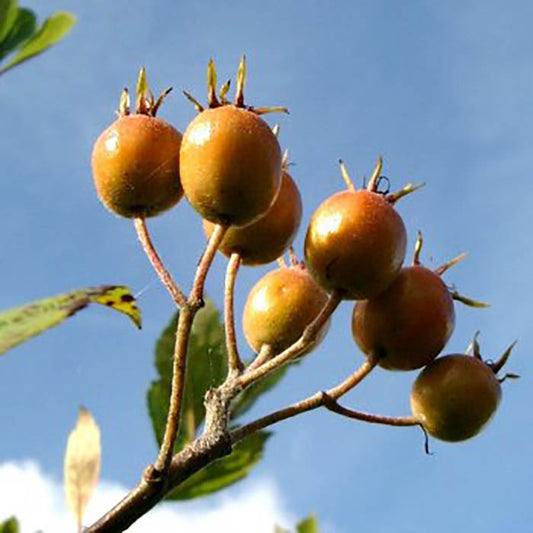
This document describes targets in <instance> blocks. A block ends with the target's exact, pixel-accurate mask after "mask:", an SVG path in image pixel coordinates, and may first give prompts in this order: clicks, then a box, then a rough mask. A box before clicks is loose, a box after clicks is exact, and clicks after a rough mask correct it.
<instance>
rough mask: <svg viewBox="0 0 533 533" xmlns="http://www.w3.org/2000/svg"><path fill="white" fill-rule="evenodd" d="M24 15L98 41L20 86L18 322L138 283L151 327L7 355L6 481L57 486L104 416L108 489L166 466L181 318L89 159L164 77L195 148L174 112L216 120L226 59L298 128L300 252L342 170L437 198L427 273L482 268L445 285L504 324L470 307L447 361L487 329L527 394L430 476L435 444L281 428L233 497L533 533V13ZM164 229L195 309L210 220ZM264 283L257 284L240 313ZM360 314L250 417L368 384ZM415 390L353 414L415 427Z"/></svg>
mask: <svg viewBox="0 0 533 533" xmlns="http://www.w3.org/2000/svg"><path fill="white" fill-rule="evenodd" d="M28 1H29V0H28ZM23 5H24V4H23ZM27 5H28V6H29V7H32V8H34V9H35V10H36V11H37V12H38V13H39V14H40V15H41V16H44V15H47V14H50V13H51V12H52V11H55V10H57V9H68V10H71V11H73V12H74V13H75V14H76V15H77V16H78V18H79V22H78V24H77V25H76V27H75V28H74V30H73V32H72V34H71V35H70V36H69V37H68V38H67V39H66V40H65V41H64V42H63V43H61V44H60V45H58V46H57V47H56V48H55V49H53V50H51V51H49V52H47V53H46V54H44V55H43V56H41V57H40V58H38V59H35V60H32V61H30V62H28V63H26V64H25V65H23V66H21V67H19V68H16V69H14V70H13V71H11V72H9V73H8V74H6V75H5V76H2V79H1V83H0V99H1V101H2V102H3V103H4V105H3V106H2V119H1V121H0V128H1V132H2V142H1V143H0V162H1V168H2V180H1V183H2V186H1V189H0V190H1V194H2V199H3V202H2V213H3V217H4V219H3V220H4V224H3V230H2V231H1V232H0V245H1V247H2V250H3V253H2V256H1V257H0V280H1V282H0V283H1V285H0V308H2V309H5V308H8V307H11V306H15V305H17V304H21V303H23V302H26V301H29V300H32V299H36V298H39V297H42V296H46V295H52V294H55V293H60V292H63V291H65V290H70V289H73V288H77V287H83V286H89V285H98V284H107V283H121V284H122V283H123V284H127V285H129V286H131V287H132V288H133V289H134V291H140V290H143V289H145V288H146V290H145V291H144V292H143V294H142V296H141V298H140V305H141V307H142V309H143V318H144V328H143V330H142V331H141V332H138V331H136V330H135V329H134V328H133V327H131V325H130V324H129V323H128V322H127V321H126V319H124V318H123V317H121V316H118V315H115V314H112V313H110V312H109V311H108V310H106V309H96V308H92V309H90V310H87V311H86V312H84V313H80V314H79V315H78V316H77V317H75V318H74V319H73V320H71V321H69V322H68V323H66V324H65V325H63V326H61V327H60V328H57V329H56V330H53V331H51V332H49V333H47V334H46V335H43V336H41V337H39V338H36V339H34V340H32V341H30V342H28V343H26V344H25V345H22V346H20V347H18V348H16V349H14V350H13V351H12V352H10V353H8V354H7V355H6V356H4V357H3V358H2V359H1V361H0V364H1V371H0V421H2V422H3V423H2V427H3V431H2V435H3V437H2V444H1V446H0V461H1V462H3V461H12V460H23V459H28V458H31V459H33V460H34V461H36V462H37V463H38V464H39V465H40V467H41V468H42V469H43V471H44V472H45V473H46V475H48V476H50V477H51V478H52V479H56V480H60V479H61V476H62V457H63V450H64V445H65V442H66V437H67V434H68V431H69V430H70V428H71V426H72V425H73V424H74V420H75V417H76V411H77V407H78V405H79V404H84V405H86V406H87V407H89V409H90V410H91V411H92V412H93V414H94V416H95V418H96V419H97V421H98V423H99V424H100V427H101V429H102V432H103V448H104V456H103V470H102V477H103V478H104V479H106V480H108V481H113V482H116V483H121V484H122V485H133V484H134V483H136V481H137V479H138V477H139V475H140V472H141V471H142V469H143V467H144V466H145V465H146V464H147V463H148V462H149V461H150V460H152V458H153V457H154V454H155V446H154V439H153V436H152V433H151V427H150V423H149V420H148V416H147V413H146V408H145V390H146V388H147V386H148V383H149V381H150V380H151V379H153V377H154V375H155V374H154V369H153V363H152V360H153V356H152V352H153V345H154V342H155V340H156V338H157V336H158V334H159V332H160V330H161V329H162V328H163V326H164V325H165V324H166V322H167V320H168V319H169V317H170V314H171V312H172V304H171V302H170V300H169V298H168V296H167V294H166V293H165V291H164V290H163V289H162V288H160V286H159V285H158V283H157V281H156V279H155V276H154V275H153V274H152V272H151V270H150V268H149V265H148V263H147V260H146V258H145V257H144V255H143V254H142V252H141V251H140V250H139V248H138V245H137V242H136V237H135V233H134V230H133V227H132V224H131V223H130V222H128V221H127V220H124V219H119V218H116V217H114V216H112V215H111V214H109V213H108V212H107V211H106V210H105V209H104V208H103V207H102V206H101V205H100V204H99V202H98V200H97V197H96V194H95V192H94V190H93V184H92V178H91V172H90V154H91V148H92V144H93V142H94V141H95V139H96V137H97V136H98V134H99V133H100V131H101V130H102V129H103V128H105V127H106V126H107V125H108V124H109V123H110V122H111V121H112V120H113V117H114V110H115V108H116V105H117V102H118V97H119V95H120V92H121V89H122V87H124V86H126V85H127V86H130V87H132V86H133V84H134V82H135V79H136V75H137V72H138V69H139V67H141V66H143V65H144V66H146V67H147V69H148V75H149V79H150V81H151V84H152V87H153V88H154V89H156V91H157V90H161V89H163V88H165V87H167V86H168V85H172V86H174V87H175V89H176V90H175V92H174V93H172V94H171V96H170V97H169V98H168V101H167V102H166V104H165V105H164V107H163V109H162V111H161V113H160V114H161V116H162V117H163V118H166V119H167V120H169V121H171V122H172V123H173V124H174V125H175V126H176V127H177V128H178V129H180V130H181V131H183V130H184V129H185V127H186V125H187V123H188V122H189V121H190V120H191V119H192V118H193V116H194V115H195V111H194V110H193V109H192V107H191V106H190V105H189V104H188V103H187V102H186V101H185V100H184V99H183V98H182V97H181V96H180V94H179V93H180V91H179V89H182V88H185V89H187V90H189V91H191V92H192V93H193V94H195V95H197V96H198V97H201V98H202V99H203V98H204V95H205V69H206V65H207V61H208V60H209V58H211V57H213V58H214V59H215V60H216V62H217V67H218V70H219V76H220V78H221V79H224V78H226V77H229V76H233V75H234V73H235V70H236V67H237V63H238V60H239V57H240V56H241V54H242V53H246V55H247V58H248V66H249V78H248V80H249V81H248V85H247V93H246V94H247V100H248V102H249V103H252V104H254V105H286V106H287V107H289V108H290V110H291V115H290V116H289V117H285V116H280V117H270V118H269V120H270V122H271V123H273V121H278V122H279V123H280V125H281V135H280V141H281V143H282V145H283V146H284V147H288V148H289V150H290V154H291V160H292V161H293V162H294V163H295V165H294V166H293V167H292V174H293V177H294V179H295V180H296V182H297V183H298V185H299V187H300V190H301V192H302V196H303V200H304V222H303V225H302V230H301V231H300V234H299V236H298V238H297V240H296V248H297V250H298V251H299V252H301V249H302V242H303V236H304V233H305V232H304V230H305V227H306V225H307V222H308V220H309V217H310V216H311V214H312V212H313V211H314V209H316V207H317V206H318V205H319V204H320V202H321V201H322V200H323V199H325V198H326V197H327V196H329V195H330V194H332V193H334V192H336V191H338V190H340V189H341V188H342V186H343V184H342V181H341V177H340V172H339V169H338V164H337V160H338V159H339V158H340V157H342V158H343V159H344V160H345V162H346V164H347V166H348V169H349V170H350V172H351V174H352V175H353V176H360V175H362V174H363V173H366V174H367V175H368V174H369V172H370V171H371V169H372V167H373V164H374V161H375V159H376V156H377V155H378V154H382V155H383V157H384V160H385V169H384V173H385V175H387V176H389V178H391V181H392V183H393V187H395V188H400V187H401V186H402V185H403V184H404V183H406V182H408V181H425V182H426V183H427V186H426V187H425V188H424V189H423V190H421V191H420V192H418V193H416V194H414V195H412V196H411V197H408V198H406V199H404V200H402V201H401V203H400V204H399V205H398V211H399V212H400V213H401V215H402V216H403V217H404V220H405V223H406V226H407V228H408V233H409V238H410V242H409V254H411V253H412V248H413V243H414V239H415V235H416V231H417V230H418V229H421V230H422V231H423V233H424V237H425V249H424V253H423V260H424V261H425V262H426V263H427V264H428V265H434V266H436V265H439V264H440V263H442V262H444V261H446V260H447V259H449V258H451V257H453V256H455V255H457V254H458V253H459V252H461V251H463V250H467V251H468V252H469V256H468V258H467V260H466V261H464V262H463V263H462V264H460V265H458V266H457V267H455V268H454V269H453V270H451V271H449V273H447V274H446V280H447V281H448V282H449V283H454V284H456V285H457V287H458V288H459V289H460V290H461V291H462V292H464V293H465V294H468V295H471V296H473V297H476V298H479V299H483V300H486V301H489V302H491V304H492V307H491V308H489V309H488V310H473V309H465V308H462V307H458V308H457V326H456V330H455V333H454V335H453V337H452V339H451V340H450V342H449V344H448V346H447V348H446V349H445V351H446V352H450V353H451V352H458V351H463V350H464V348H465V347H466V345H467V344H468V342H469V340H470V338H471V336H472V334H473V333H474V331H475V330H477V329H479V330H481V342H482V349H484V353H485V354H486V356H487V357H495V356H496V355H497V354H498V353H500V352H501V351H503V349H504V348H505V347H506V346H507V345H508V344H509V343H510V342H511V341H512V340H514V339H516V338H518V339H519V343H518V345H517V348H516V351H515V354H514V356H513V358H512V359H511V361H510V363H509V370H510V371H513V372H516V373H519V374H521V375H522V379H521V380H519V381H517V382H510V383H506V384H505V386H504V398H503V402H502V404H501V406H500V409H499V412H498V413H497V416H496V417H495V419H494V420H493V422H492V424H491V425H490V426H489V427H488V428H487V430H486V431H485V432H484V433H483V434H482V435H481V436H479V437H477V438H475V439H473V440H471V441H468V442H466V443H464V444H458V445H449V444H444V443H440V442H437V441H432V449H433V451H434V452H435V454H434V455H433V456H431V457H428V456H426V455H425V454H424V453H423V440H422V437H421V435H420V434H419V432H418V431H417V430H416V429H396V428H381V427H374V426H369V425H364V424H359V423H356V422H350V421H348V420H345V419H341V418H339V417H336V416H335V415H333V414H330V413H327V412H314V413H310V414H306V415H303V416H301V417H299V418H297V419H294V420H293V421H291V422H285V423H283V424H281V425H279V426H278V427H276V428H275V433H276V434H275V436H274V438H272V439H271V441H270V442H269V446H268V448H267V451H266V455H265V459H264V461H263V462H262V463H261V465H260V466H259V467H258V468H257V469H256V470H255V472H254V474H253V476H252V479H250V480H249V481H245V482H243V483H242V484H241V486H240V487H235V488H234V489H231V490H230V491H228V493H229V494H232V492H231V491H232V490H233V491H235V492H234V494H235V495H237V494H241V493H242V491H243V490H245V488H246V486H247V485H246V484H247V483H248V484H253V483H257V482H258V480H262V479H268V480H269V482H270V481H272V482H273V483H275V485H276V487H277V489H278V490H279V492H280V494H281V496H282V499H283V502H284V505H285V506H286V508H287V509H289V510H290V512H291V513H292V515H293V516H303V515H305V514H307V513H308V512H310V511H314V512H316V513H317V514H318V516H319V517H320V519H321V520H322V521H323V523H324V524H326V526H325V527H324V530H325V533H330V532H341V533H349V532H352V531H370V532H376V533H381V532H383V533H385V532H387V533H388V532H390V531H394V532H395V533H418V532H425V531H427V530H428V528H429V526H428V524H431V526H430V527H431V530H432V531H433V532H434V533H440V532H449V531H463V530H466V528H467V527H468V530H469V531H470V532H478V531H479V532H481V531H483V532H484V533H496V532H501V531H502V530H504V529H507V528H509V529H512V530H513V531H515V532H526V531H529V530H530V527H531V526H530V524H531V522H532V521H533V510H532V508H531V505H530V501H531V497H530V495H531V494H532V489H533V476H532V471H533V458H532V454H531V453H530V446H529V442H530V440H531V436H532V434H531V432H532V428H533V424H532V414H531V409H530V406H531V405H532V400H533V392H532V387H531V375H533V368H532V367H533V365H532V363H531V357H530V354H531V352H532V344H533V343H532V340H531V331H532V328H531V324H532V321H533V317H532V316H531V310H530V309H531V305H530V302H531V301H532V300H533V288H532V284H531V281H530V277H531V265H532V263H533V250H532V244H531V243H532V240H531V233H530V227H531V224H532V221H533V220H532V216H531V205H533V187H532V186H531V178H530V176H531V175H533V158H532V156H531V146H532V144H533V105H532V102H531V99H532V96H531V95H533V67H532V66H531V56H532V51H533V35H532V34H531V31H530V25H531V20H532V18H533V5H532V4H531V3H530V2H526V1H524V2H520V1H514V2H505V3H504V2H501V1H500V2H499V1H486V2H474V1H462V2H459V1H449V2H445V3H437V2H431V1H412V2H392V1H385V0H378V1H337V2H326V1H307V2H305V3H304V2H299V1H296V0H294V1H292V0H285V1H283V2H281V1H279V2H278V1H276V2H268V3H265V2H257V1H255V0H254V1H252V0H250V1H247V2H241V1H236V2H231V3H228V2H206V1H197V2H190V1H181V2H170V1H166V2H165V1H160V2H152V3H150V4H148V3H146V2H140V1H138V0H131V1H129V2H126V1H123V0H115V1H113V2H105V1H103V0H95V1H93V2H73V1H71V2H67V1H65V2H60V1H58V0H53V1H51V0H50V1H46V2H45V1H43V0H41V1H36V0H33V1H32V2H31V3H28V4H27ZM150 229H151V231H152V233H153V237H154V240H155V241H156V242H157V245H158V248H159V250H160V252H161V254H162V256H163V257H164V259H165V261H166V263H167V265H168V266H169V267H170V268H171V270H172V271H173V272H174V274H175V277H176V278H177V279H178V280H179V281H180V282H181V283H182V285H183V286H184V287H187V286H188V285H189V283H190V281H191V278H192V275H193V272H194V266H195V264H196V260H197V257H198V256H199V254H200V253H201V249H202V245H203V234H202V230H201V222H200V220H199V219H198V217H197V216H196V215H195V214H194V212H193V211H192V209H191V208H190V207H189V206H188V205H187V204H186V202H181V203H180V204H179V205H178V206H177V207H176V208H175V209H173V210H172V211H171V212H169V213H168V214H165V215H164V216H161V217H159V218H157V219H154V220H153V221H150ZM224 265H225V261H224V260H223V258H221V257H220V258H218V259H217V261H216V264H215V268H214V269H213V271H212V273H211V275H210V278H209V280H208V286H207V288H208V292H209V294H210V295H211V296H212V297H213V298H215V300H216V301H217V302H218V303H219V304H220V303H221V287H222V282H223V276H224ZM269 268H271V267H267V268H249V269H245V270H244V271H243V272H242V276H240V277H239V279H238V281H237V284H238V291H239V296H238V298H237V302H236V304H237V309H242V307H243V305H244V301H245V295H246V292H247V291H248V290H249V289H250V288H251V287H252V285H253V284H254V283H255V282H256V281H257V280H258V279H259V278H260V277H261V276H262V275H263V274H264V273H265V272H266V271H268V270H269ZM351 307H352V306H351V304H348V303H346V304H343V306H342V307H341V309H340V310H339V312H338V313H337V315H336V316H335V318H334V320H333V324H332V327H331V329H330V332H329V334H328V337H327V338H326V340H325V342H324V343H323V345H322V347H321V348H320V349H319V350H317V351H316V352H315V353H314V354H313V355H311V356H310V357H309V358H308V359H307V360H306V361H305V364H303V365H302V366H301V367H299V368H298V369H295V370H293V371H291V374H290V376H289V377H288V378H287V380H286V381H285V382H284V383H283V385H282V386H281V387H280V388H279V390H277V391H275V392H273V393H272V394H270V395H269V397H268V398H267V397H265V398H264V399H263V400H262V401H261V402H260V403H258V404H257V406H256V407H255V409H254V411H253V413H252V415H256V416H259V415H261V414H265V413H267V412H269V411H270V410H272V409H275V408H277V407H280V406H283V405H285V404H287V403H288V402H291V401H294V400H298V399H300V398H302V397H303V396H306V395H308V394H311V393H313V392H315V391H316V390H317V389H323V388H325V387H328V386H330V385H333V384H335V383H337V382H338V381H340V380H341V379H343V377H345V376H346V375H347V374H348V373H349V372H351V371H353V370H354V368H356V367H357V366H358V365H359V364H360V362H361V361H362V356H361V354H360V353H359V352H358V350H357V348H356V347H355V344H354V343H353V341H352V339H351V334H350V332H349V318H350V313H351ZM239 328H240V324H239ZM241 340H242V336H241ZM242 349H243V351H246V349H245V344H244V340H242ZM415 376H416V372H415V373H405V374H396V373H394V374H391V373H386V372H385V371H382V370H377V371H376V372H375V374H373V375H372V376H370V377H369V379H368V381H367V382H365V383H364V384H363V385H362V386H361V387H360V388H358V389H357V390H356V391H353V392H352V393H350V394H349V395H348V396H347V397H346V398H345V400H344V403H345V404H347V405H349V406H352V407H358V408H362V409H366V410H369V411H373V412H379V413H385V414H406V413H408V410H409V401H408V398H409V392H410V387H411V383H412V381H413V380H414V378H415ZM250 486H251V485H250ZM243 487H244V489H243ZM4 490H9V489H8V488H6V487H0V493H1V492H2V491H4Z"/></svg>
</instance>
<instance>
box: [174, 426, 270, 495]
mask: <svg viewBox="0 0 533 533" xmlns="http://www.w3.org/2000/svg"><path fill="white" fill-rule="evenodd" d="M269 436H270V433H268V432H266V431H259V432H257V433H254V434H252V435H250V436H249V437H247V438H246V439H244V440H242V441H241V442H239V443H237V444H236V445H235V446H234V447H233V451H232V452H231V454H230V455H228V456H226V457H223V458H222V459H219V460H218V461H215V462H214V463H212V464H210V465H209V466H206V467H205V468H204V469H203V470H200V471H199V472H197V473H196V474H194V475H193V476H191V477H190V478H189V479H187V480H186V481H185V482H184V483H182V484H181V485H180V486H179V487H178V488H177V489H176V490H174V491H172V492H171V493H170V494H169V495H168V496H167V498H166V499H167V500H192V499H193V498H199V497H201V496H207V495H208V494H211V493H213V492H217V491H219V490H221V489H223V488H225V487H229V486H230V485H233V484H234V483H237V482H238V481H240V480H241V479H243V478H245V477H246V476H247V475H248V473H249V472H250V470H251V469H252V468H253V467H254V465H256V464H257V463H258V462H259V461H260V460H261V458H262V456H263V448H264V445H265V442H266V440H267V439H268V437H269Z"/></svg>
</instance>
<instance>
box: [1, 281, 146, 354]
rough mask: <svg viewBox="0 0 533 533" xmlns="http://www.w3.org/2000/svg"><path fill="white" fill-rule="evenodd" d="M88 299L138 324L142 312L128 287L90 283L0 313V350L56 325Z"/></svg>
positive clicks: (85, 305)
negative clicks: (80, 287)
mask: <svg viewBox="0 0 533 533" xmlns="http://www.w3.org/2000/svg"><path fill="white" fill-rule="evenodd" d="M90 303H98V304H100V305H105V306H106V307H111V308H113V309H115V310H116V311H119V312H121V313H124V314H126V315H128V316H129V317H130V318H131V319H132V320H133V322H134V323H135V325H136V326H137V327H139V328H140V327H141V315H140V311H139V308H138V307H137V305H136V301H135V298H134V297H133V296H132V294H131V291H130V289H128V288H127V287H123V286H117V285H104V286H102V287H89V288H87V289H79V290H76V291H72V292H67V293H64V294H59V295H58V296H53V297H51V298H44V299H42V300H36V301H35V302H32V303H30V304H26V305H23V306H21V307H15V308H14V309H10V310H8V311H4V312H2V313H0V354H3V353H4V352H6V351H7V350H9V349H10V348H13V347H14V346H16V345H17V344H20V343H21V342H24V341H26V340H28V339H30V338H31V337H34V336H35V335H38V334H39V333H42V332H43V331H45V330H47V329H50V328H52V327H54V326H57V325H58V324H60V323H61V322H63V321H64V320H65V319H66V318H68V317H70V316H72V315H74V314H75V313H77V312H78V311H80V310H81V309H84V308H85V307H87V306H88V305H89V304H90Z"/></svg>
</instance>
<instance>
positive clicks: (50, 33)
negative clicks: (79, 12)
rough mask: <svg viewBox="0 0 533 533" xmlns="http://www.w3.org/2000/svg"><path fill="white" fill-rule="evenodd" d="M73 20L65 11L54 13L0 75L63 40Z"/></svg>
mask: <svg viewBox="0 0 533 533" xmlns="http://www.w3.org/2000/svg"><path fill="white" fill-rule="evenodd" d="M75 20H76V19H75V18H74V16H73V15H72V14H70V13H67V12H66V11H59V12H57V13H54V14H53V15H52V16H51V17H49V18H48V19H46V20H45V21H44V23H43V25H42V26H41V27H40V28H39V29H38V31H37V32H36V33H34V34H33V36H32V37H31V38H30V39H29V40H28V41H27V42H26V44H25V45H24V46H23V47H22V49H21V50H20V51H19V53H18V54H17V55H15V57H14V58H13V59H12V60H11V61H9V63H7V65H6V66H5V67H4V68H3V69H1V70H0V74H1V73H3V72H5V71H6V70H9V69H10V68H13V67H14V66H16V65H19V64H20V63H22V62H23V61H26V60H27V59H30V58H31V57H33V56H35V55H37V54H40V53H42V52H44V51H45V50H46V49H47V48H49V47H50V46H52V45H54V44H56V43H57V42H58V41H60V40H61V39H63V37H64V36H65V35H66V34H67V33H68V32H69V31H70V30H71V28H72V26H73V24H74V22H75Z"/></svg>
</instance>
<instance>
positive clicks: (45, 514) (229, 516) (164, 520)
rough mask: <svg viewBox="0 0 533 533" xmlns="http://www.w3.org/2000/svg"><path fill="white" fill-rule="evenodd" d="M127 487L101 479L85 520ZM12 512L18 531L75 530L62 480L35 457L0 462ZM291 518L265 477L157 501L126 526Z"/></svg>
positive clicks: (200, 531)
mask: <svg viewBox="0 0 533 533" xmlns="http://www.w3.org/2000/svg"><path fill="white" fill-rule="evenodd" d="M125 493H126V489H125V488H124V487H122V486H120V485H118V484H115V483H108V482H101V483H100V485H99V486H98V488H97V490H96V493H95V495H94V498H93V500H92V501H91V503H90V505H89V508H88V510H87V513H86V517H85V518H86V520H84V521H85V522H87V523H89V522H91V521H92V520H95V519H96V518H98V517H99V516H100V515H102V514H103V513H104V512H105V511H106V510H108V509H109V508H110V507H111V506H112V505H113V504H115V503H116V502H117V501H118V500H119V499H120V498H121V497H122V496H123V495H124V494H125ZM236 493H237V494H236ZM13 515H14V516H16V517H17V519H18V520H19V522H20V525H21V533H36V532H43V533H73V532H74V531H75V529H76V527H75V522H74V518H73V516H72V515H71V514H70V513H69V511H68V510H67V508H66V504H65V499H64V497H63V487H62V485H61V483H59V482H57V481H55V480H53V479H51V478H49V477H48V476H46V475H45V474H44V473H43V472H42V471H41V470H40V468H39V466H38V465H37V464H36V463H35V462H34V461H24V462H8V463H3V464H0V522H1V521H3V520H5V519H7V518H8V517H10V516H13ZM295 521H296V519H295V517H293V516H290V514H289V513H288V512H287V511H286V509H285V508H284V505H283V502H282V498H281V495H280V493H279V491H278V490H277V488H276V486H275V485H274V484H273V483H272V482H271V481H268V480H263V481H260V482H257V483H255V484H253V485H252V486H250V484H248V483H247V484H246V485H244V486H243V489H240V490H239V489H237V490H232V491H231V496H230V495H228V493H227V492H226V493H225V492H224V491H222V492H221V493H220V494H219V495H216V496H215V497H211V498H208V499H206V500H205V499H204V500H198V501H195V502H185V503H175V504H161V505H159V506H158V507H156V508H155V509H154V510H152V511H151V512H150V513H148V514H147V515H146V516H144V517H143V518H141V519H140V520H139V521H138V522H137V523H136V524H135V525H133V526H132V527H131V528H130V529H129V530H128V531H131V532H132V533H148V532H150V533H153V532H154V531H160V532H161V533H165V532H167V531H169V532H170V531H194V533H212V532H213V531H217V532H218V533H225V532H231V533H241V532H242V533H247V532H250V531H254V533H272V531H273V528H274V524H280V525H284V526H286V527H289V526H291V525H292V524H294V523H295Z"/></svg>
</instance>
